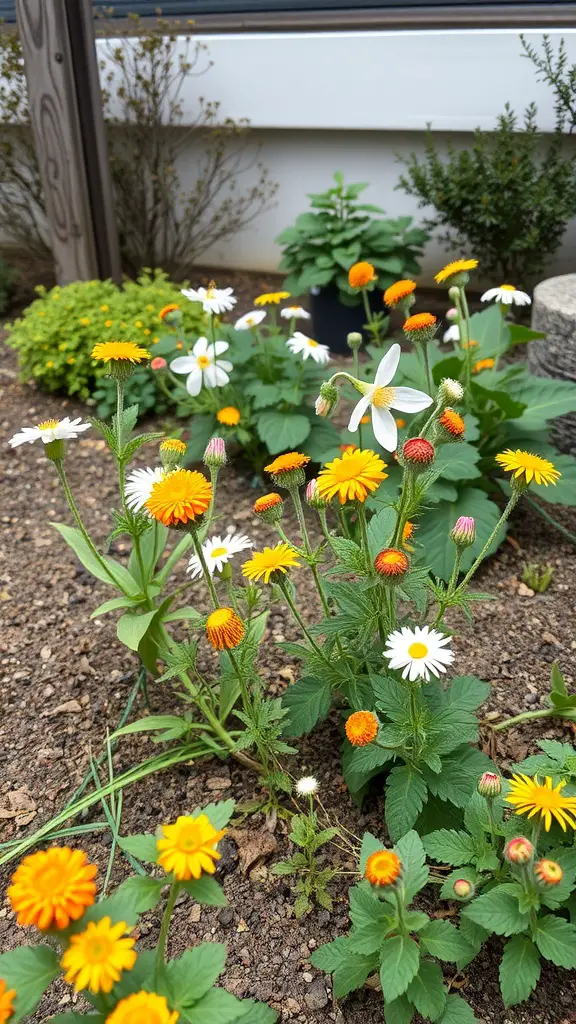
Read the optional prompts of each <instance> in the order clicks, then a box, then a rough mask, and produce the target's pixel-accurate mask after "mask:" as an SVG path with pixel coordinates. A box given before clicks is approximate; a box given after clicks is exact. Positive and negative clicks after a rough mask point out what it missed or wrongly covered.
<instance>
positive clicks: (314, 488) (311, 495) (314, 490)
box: [306, 477, 330, 509]
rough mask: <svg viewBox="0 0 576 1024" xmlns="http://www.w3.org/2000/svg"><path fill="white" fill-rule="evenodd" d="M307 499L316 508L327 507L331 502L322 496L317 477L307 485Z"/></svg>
mask: <svg viewBox="0 0 576 1024" xmlns="http://www.w3.org/2000/svg"><path fill="white" fill-rule="evenodd" d="M306 501H307V502H308V504H309V505H310V506H311V507H312V508H316V509H321V508H326V507H327V506H328V505H329V504H330V501H329V499H328V498H324V497H322V495H321V494H320V491H319V488H318V481H317V480H316V477H314V479H313V480H310V481H309V482H308V484H307V485H306Z"/></svg>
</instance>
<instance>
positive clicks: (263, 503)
mask: <svg viewBox="0 0 576 1024" xmlns="http://www.w3.org/2000/svg"><path fill="white" fill-rule="evenodd" d="M282 503H283V502H282V498H281V497H280V495H279V494H277V493H276V491H271V492H270V494H263V495H262V497H261V498H256V501H255V502H254V504H253V506H252V511H253V512H255V513H256V515H260V513H261V512H268V511H269V510H270V509H271V508H276V506H277V505H282Z"/></svg>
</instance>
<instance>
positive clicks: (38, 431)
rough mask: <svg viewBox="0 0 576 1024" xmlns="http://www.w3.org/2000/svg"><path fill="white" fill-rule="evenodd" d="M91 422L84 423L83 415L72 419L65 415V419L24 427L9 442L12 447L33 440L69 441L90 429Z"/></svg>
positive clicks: (48, 442)
mask: <svg viewBox="0 0 576 1024" xmlns="http://www.w3.org/2000/svg"><path fill="white" fill-rule="evenodd" d="M89 426H90V424H89V423H82V417H81V416H78V418H77V419H75V420H71V419H70V417H69V416H65V417H64V419H63V420H44V422H43V423H39V424H38V426H36V427H22V430H21V431H20V432H19V433H18V434H14V436H13V437H11V438H10V440H9V442H8V444H9V445H10V447H11V448H18V446H19V445H21V444H32V443H33V441H38V440H40V441H43V442H44V444H50V442H51V441H69V440H71V438H74V437H78V434H81V433H82V431H83V430H88V428H89Z"/></svg>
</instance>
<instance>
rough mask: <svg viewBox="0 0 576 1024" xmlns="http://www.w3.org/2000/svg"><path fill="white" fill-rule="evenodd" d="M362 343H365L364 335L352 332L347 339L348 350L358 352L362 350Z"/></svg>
mask: <svg viewBox="0 0 576 1024" xmlns="http://www.w3.org/2000/svg"><path fill="white" fill-rule="evenodd" d="M362 341H363V338H362V335H361V334H359V333H358V331H351V333H350V334H349V335H348V337H347V338H346V343H347V345H348V348H350V349H352V351H353V352H357V351H358V349H359V348H360V345H361V344H362Z"/></svg>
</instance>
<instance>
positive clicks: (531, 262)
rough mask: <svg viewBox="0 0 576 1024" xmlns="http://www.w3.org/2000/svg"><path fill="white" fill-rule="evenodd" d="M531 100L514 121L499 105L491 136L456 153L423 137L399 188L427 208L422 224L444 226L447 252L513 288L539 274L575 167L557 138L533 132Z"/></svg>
mask: <svg viewBox="0 0 576 1024" xmlns="http://www.w3.org/2000/svg"><path fill="white" fill-rule="evenodd" d="M536 115H537V109H536V106H535V105H534V104H533V103H531V104H530V105H529V106H528V107H527V108H526V111H525V113H524V121H523V123H522V124H521V123H520V122H519V118H518V116H517V115H516V114H515V113H514V111H513V110H511V108H510V107H509V106H508V105H506V108H505V111H504V113H503V114H501V115H500V117H499V118H498V122H497V127H496V129H495V131H493V132H486V131H482V130H481V129H480V128H477V129H476V131H475V133H474V142H473V143H472V145H471V146H470V147H469V148H467V149H463V150H457V149H456V148H455V147H454V146H451V145H450V146H448V148H447V153H446V156H444V155H443V154H441V153H440V151H439V149H438V147H437V144H436V142H435V139H434V136H433V134H432V133H431V132H428V136H427V141H426V151H425V154H424V156H423V157H418V156H417V155H416V154H415V153H412V154H411V155H410V156H409V157H408V159H407V160H406V161H405V163H406V167H407V172H406V174H403V175H402V177H401V178H400V181H399V184H398V188H402V189H404V191H405V192H407V193H408V195H411V196H415V197H416V198H417V199H418V201H419V203H418V205H419V206H432V207H434V210H435V212H434V215H433V216H432V217H430V218H428V220H426V221H425V224H426V227H428V228H430V229H434V228H445V229H446V231H445V234H444V235H443V236H441V238H442V240H443V241H444V242H445V243H446V247H447V248H448V249H455V250H461V249H465V250H466V251H469V252H470V253H471V254H473V255H474V256H475V257H477V258H478V259H479V260H480V261H481V263H482V266H483V269H484V270H485V271H486V272H487V273H489V274H490V273H491V274H495V275H496V276H497V277H499V278H501V279H502V280H505V281H506V280H510V281H513V282H514V283H516V284H527V283H528V282H529V281H530V279H531V278H533V277H534V276H536V275H538V274H539V273H540V272H541V271H542V269H543V267H544V266H545V265H546V261H547V259H548V258H549V256H550V255H551V254H552V253H554V252H555V251H556V249H557V248H558V246H559V245H560V242H561V241H562V235H563V234H564V231H565V229H566V224H567V223H568V221H569V220H570V219H571V218H572V217H573V216H574V215H575V214H576V163H575V162H574V153H573V151H570V152H568V151H567V150H566V146H567V145H568V143H566V141H565V140H564V138H563V136H562V133H561V132H560V131H558V130H557V131H556V133H555V134H554V135H552V136H547V135H544V134H543V133H542V132H539V131H538V128H537V125H536Z"/></svg>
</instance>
